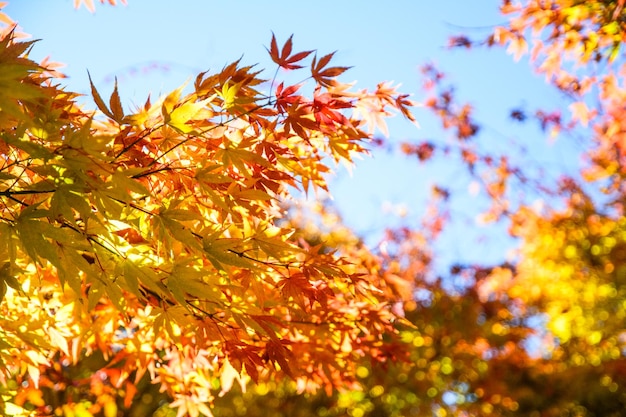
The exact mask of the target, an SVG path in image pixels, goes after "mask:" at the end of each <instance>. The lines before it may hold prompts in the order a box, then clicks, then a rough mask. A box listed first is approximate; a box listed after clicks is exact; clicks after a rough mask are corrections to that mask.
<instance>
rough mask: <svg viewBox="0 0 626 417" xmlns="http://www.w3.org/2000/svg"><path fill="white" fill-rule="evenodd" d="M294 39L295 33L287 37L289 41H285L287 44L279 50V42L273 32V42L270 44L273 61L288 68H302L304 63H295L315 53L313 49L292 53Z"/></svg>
mask: <svg viewBox="0 0 626 417" xmlns="http://www.w3.org/2000/svg"><path fill="white" fill-rule="evenodd" d="M292 39H293V35H291V36H290V37H289V39H287V42H285V44H284V45H283V47H282V49H281V50H280V52H279V51H278V44H277V43H276V36H274V34H273V33H272V42H271V44H270V49H269V51H268V52H269V53H270V57H271V58H272V61H274V62H275V63H277V64H278V66H279V67H281V68H284V69H287V70H294V69H299V68H302V65H297V64H295V63H296V62H300V61H302V60H303V59H304V58H306V57H307V56H309V55H310V54H311V53H313V51H304V52H298V53H296V54H294V55H291V52H292V49H293V41H292Z"/></svg>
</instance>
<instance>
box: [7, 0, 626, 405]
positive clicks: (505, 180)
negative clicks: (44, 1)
mask: <svg viewBox="0 0 626 417" xmlns="http://www.w3.org/2000/svg"><path fill="white" fill-rule="evenodd" d="M101 2H102V3H104V0H102V1H101ZM109 3H110V4H113V5H114V4H115V3H116V2H115V1H113V0H110V1H109ZM81 4H84V5H85V6H86V7H87V8H89V9H93V7H94V2H93V1H91V0H82V1H80V0H77V1H75V6H80V5H81ZM623 7H624V2H623V1H622V0H618V1H587V2H578V1H569V0H555V1H527V2H524V3H523V4H521V3H520V4H517V3H515V4H514V3H513V2H510V1H506V0H505V1H503V2H502V5H501V12H502V13H503V15H504V16H505V17H506V18H507V19H508V20H507V24H506V25H501V26H497V27H494V28H493V29H492V30H491V31H490V33H488V34H487V35H486V36H484V37H482V38H478V39H474V38H471V37H469V36H467V35H465V34H461V35H458V36H454V37H453V38H452V39H451V40H450V46H451V47H452V48H462V49H463V50H465V51H466V53H472V51H473V49H474V48H485V47H489V48H498V47H504V48H506V50H507V51H508V53H510V54H512V55H513V57H514V59H521V58H523V57H526V56H527V55H528V56H529V58H530V63H531V66H532V67H533V68H534V69H535V70H536V71H538V72H539V73H541V74H543V75H544V76H545V80H546V83H547V84H548V85H549V86H551V87H553V88H555V89H557V90H558V91H560V92H562V93H563V95H564V97H566V99H567V100H568V107H567V108H566V110H564V111H563V110H562V109H556V110H555V109H537V110H535V111H534V112H528V111H526V110H521V109H514V110H512V111H511V113H510V117H511V119H512V121H513V122H515V123H522V122H523V123H530V122H536V123H537V125H538V126H539V129H537V135H540V136H545V138H546V142H547V141H548V140H549V141H554V140H555V138H556V141H557V142H556V144H557V145H556V146H558V141H559V140H563V138H566V139H567V138H570V137H574V136H577V137H578V136H579V135H582V136H584V139H583V140H582V151H581V154H582V155H583V156H584V158H585V162H584V166H582V167H580V168H578V167H576V169H577V171H576V172H575V173H574V174H572V173H571V172H570V173H568V174H567V175H562V176H561V177H560V178H558V180H557V181H556V182H555V183H548V182H547V181H546V180H545V178H541V177H538V176H537V175H536V174H535V173H534V171H533V170H532V169H530V167H529V166H528V165H521V164H518V163H517V161H518V160H517V159H516V158H515V155H512V154H511V155H507V154H502V153H497V152H494V151H491V150H490V149H485V148H484V147H482V146H480V145H481V138H482V136H481V135H482V132H483V130H482V129H481V126H482V124H481V121H479V120H477V118H476V117H475V109H474V107H473V106H472V105H471V104H470V103H460V102H459V100H458V99H457V96H456V94H455V89H454V88H453V87H452V86H451V85H450V84H448V81H447V78H446V75H445V74H444V73H443V72H442V71H441V70H440V69H438V68H436V67H435V66H434V65H432V64H426V65H424V66H423V68H422V77H423V80H424V92H420V94H421V96H422V98H421V101H422V103H423V105H424V107H425V108H426V109H427V110H429V111H430V113H431V115H432V116H434V117H435V118H436V119H438V120H439V121H440V122H441V126H442V131H443V132H444V133H445V134H446V135H448V139H449V140H446V141H439V140H436V139H428V140H423V141H418V142H406V143H400V144H398V143H396V142H391V141H389V142H387V141H386V140H385V139H380V138H378V137H376V139H374V134H375V132H377V131H379V132H382V133H388V132H387V126H386V124H385V118H387V117H389V116H392V115H394V114H399V115H401V116H403V117H405V118H407V119H408V120H409V121H415V120H414V117H413V114H412V111H413V110H412V107H413V106H414V105H415V103H413V102H412V101H411V100H410V99H409V96H408V95H407V94H404V93H400V92H398V91H397V90H396V88H395V87H394V86H393V85H391V84H390V83H384V82H383V83H380V84H378V86H377V87H376V88H375V89H373V90H356V89H353V87H352V85H350V84H347V83H344V82H342V81H341V76H342V74H343V73H344V72H346V71H348V70H349V67H346V66H343V65H339V64H337V63H336V62H335V57H334V54H333V53H328V54H326V53H319V52H318V51H299V50H297V49H296V48H295V45H294V39H293V37H290V38H288V39H286V40H282V41H279V40H278V39H276V37H275V36H272V38H271V40H269V45H268V46H267V51H268V54H269V59H270V60H271V62H272V63H273V64H272V65H273V68H271V69H270V71H268V73H269V75H268V74H267V73H265V72H263V71H261V70H260V69H258V68H257V67H255V66H249V65H247V64H245V63H243V62H240V61H237V62H233V63H231V64H228V65H226V66H225V67H224V68H223V69H222V70H221V71H219V72H216V73H210V72H204V73H200V74H198V75H197V76H196V77H195V80H193V82H192V83H190V85H185V86H181V87H180V88H178V89H176V90H174V91H172V92H171V93H169V94H166V95H164V96H163V97H160V98H158V99H156V100H154V101H153V100H151V99H149V98H148V99H147V100H146V102H145V104H144V105H142V106H140V107H139V108H136V109H132V110H131V109H128V108H127V106H125V105H124V103H122V100H121V98H120V94H119V91H118V88H117V85H115V86H114V87H113V91H112V92H106V93H105V92H103V91H99V90H98V89H97V88H96V87H95V86H94V84H93V83H91V86H90V87H91V96H92V99H93V103H94V104H95V108H93V109H88V108H84V107H82V106H80V105H79V104H78V103H77V94H75V93H72V92H69V91H67V90H66V89H65V88H64V87H62V86H61V84H62V80H60V77H61V74H59V73H57V72H56V71H55V65H54V64H51V63H49V62H43V63H36V62H33V61H32V60H31V59H30V58H29V57H28V54H29V51H30V50H31V49H32V48H36V47H37V44H36V43H35V42H32V41H28V40H24V39H22V36H21V34H20V33H18V31H17V30H16V28H15V26H14V25H13V22H12V21H11V20H10V18H9V17H8V16H5V15H3V14H0V20H1V21H2V22H4V26H3V33H4V35H3V37H2V40H1V41H0V85H1V87H2V88H0V156H1V157H2V158H1V159H0V183H1V185H0V298H1V304H0V333H1V335H2V337H1V338H0V385H1V388H0V410H2V411H3V415H41V416H48V415H56V416H104V417H114V416H151V415H152V416H179V417H180V416H185V415H190V416H193V417H195V416H199V415H206V416H211V415H216V416H237V415H247V416H255V415H258V416H266V415H276V416H283V415H284V416H320V417H328V416H344V415H350V416H355V417H362V416H432V415H436V416H439V417H444V416H448V415H456V416H482V415H497V416H517V415H524V416H525V415H527V416H533V417H535V416H561V415H576V416H620V415H624V411H623V410H624V409H626V397H625V395H624V392H625V389H624V387H625V386H626V360H625V359H624V353H625V352H626V350H625V349H626V333H625V331H624V319H625V318H626V302H625V301H624V300H626V221H625V220H624V204H625V201H626V197H625V191H626V188H625V187H624V176H626V168H624V166H625V165H626V163H625V162H624V158H626V156H625V155H624V148H625V145H624V144H625V143H626V142H625V141H624V130H625V129H624V127H623V124H624V120H626V114H624V109H625V108H626V107H625V105H624V101H625V100H626V95H625V94H624V86H623V81H622V78H623V74H624V73H626V66H625V65H626V62H625V61H624V58H623V50H622V44H623V42H624V30H625V28H626V23H625V22H626V17H625V16H626V11H623ZM287 71H289V72H291V71H294V72H296V73H299V74H300V75H301V76H300V78H301V79H303V80H304V81H303V82H302V83H300V84H292V83H290V82H288V81H287V80H286V78H285V79H281V76H283V75H284V74H285V73H286V72H287ZM369 144H373V145H384V146H388V147H393V146H398V147H399V149H400V151H402V152H403V153H404V154H406V155H407V156H409V157H411V158H415V159H416V163H420V164H425V165H427V164H429V163H431V162H433V161H436V160H437V158H446V160H447V161H457V162H458V165H459V166H461V167H463V169H464V170H465V172H466V173H467V176H468V178H471V179H472V180H473V181H475V182H476V183H477V184H479V189H480V190H481V191H482V198H483V199H484V201H486V202H487V204H486V207H487V208H486V210H485V212H483V213H481V220H482V221H483V222H495V223H497V224H499V225H502V226H504V227H505V228H506V230H507V231H508V234H509V235H510V236H512V237H513V238H515V239H517V242H518V243H517V248H516V251H515V256H514V257H513V258H512V259H510V260H508V261H503V262H499V263H496V264H469V265H468V264H463V263H452V264H450V265H448V268H447V270H446V271H445V272H441V271H440V270H438V271H436V270H435V267H434V260H435V259H436V257H437V256H438V253H437V252H436V251H435V250H434V249H433V244H432V243H433V242H434V241H436V239H437V238H438V237H439V235H440V234H441V233H442V231H444V230H445V228H446V225H447V223H448V222H449V221H450V220H451V219H450V213H451V211H450V210H449V209H450V207H451V205H452V204H454V198H455V196H454V195H453V194H452V193H451V192H450V191H449V189H448V187H447V184H445V183H438V184H436V185H434V186H433V193H432V198H431V201H430V202H429V203H428V207H427V210H426V216H425V217H424V219H423V221H422V222H421V223H420V224H419V225H418V226H415V225H411V226H409V225H407V226H406V227H398V228H394V229H390V230H387V231H386V232H385V234H384V236H383V237H382V239H381V242H380V244H379V245H378V246H376V247H368V246H366V245H365V244H364V242H363V241H362V240H361V239H360V238H359V237H358V236H356V235H355V233H353V232H352V231H350V230H349V229H348V228H346V227H345V226H343V225H342V222H341V218H340V216H339V215H338V214H337V213H336V212H335V211H334V209H333V208H332V207H331V206H330V205H328V204H327V203H324V202H317V203H315V204H314V205H313V206H311V207H308V208H305V209H303V208H301V206H299V205H298V204H296V198H297V195H298V194H299V193H300V192H304V193H308V194H315V193H316V192H317V191H325V190H327V182H326V181H327V177H328V175H330V174H331V173H332V164H333V163H337V162H346V163H351V162H352V160H353V158H354V156H355V155H357V154H363V153H366V152H367V149H368V145H369ZM529 188H530V189H532V193H529V196H528V197H526V196H524V195H523V193H518V192H516V191H517V190H525V189H529ZM520 194H522V195H521V196H520ZM537 196H540V197H541V199H542V200H543V201H544V205H543V206H542V207H541V208H538V207H537V206H536V205H533V204H532V199H535V198H536V197H537ZM311 218H316V219H317V220H318V221H317V222H313V221H311Z"/></svg>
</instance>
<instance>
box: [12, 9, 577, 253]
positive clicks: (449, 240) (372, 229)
mask: <svg viewBox="0 0 626 417" xmlns="http://www.w3.org/2000/svg"><path fill="white" fill-rule="evenodd" d="M128 3H129V4H128V5H127V6H118V7H110V6H108V5H98V6H97V11H96V13H95V14H90V13H89V12H88V11H87V10H86V9H85V8H84V7H83V8H81V9H79V10H74V9H73V8H72V1H70V0H9V5H8V7H7V8H6V9H5V12H6V13H7V14H8V15H9V16H11V17H12V18H13V19H14V20H16V21H18V22H19V23H20V25H21V26H22V28H23V30H24V31H25V32H27V33H30V34H32V35H33V37H34V38H37V39H42V40H41V42H39V43H38V44H37V45H36V47H35V49H34V52H33V55H32V56H33V57H34V58H35V59H40V58H43V57H45V56H47V55H50V56H51V58H52V60H54V61H58V62H62V63H64V64H66V65H67V66H66V67H65V68H64V69H63V71H64V72H65V73H66V74H67V75H69V78H68V79H67V80H65V84H66V85H67V86H68V88H69V89H70V90H72V91H76V92H80V93H84V94H86V95H88V92H89V82H88V79H87V70H89V72H90V73H91V76H92V78H93V80H94V83H95V84H96V86H97V88H98V89H99V91H100V92H101V94H103V95H105V96H106V95H108V94H109V93H110V91H111V90H112V88H113V78H114V77H115V76H117V78H118V80H119V88H120V92H121V95H122V99H123V102H124V104H125V105H126V107H129V106H130V105H132V103H135V104H141V103H143V102H144V101H145V99H146V97H147V94H148V93H149V92H151V93H152V96H153V97H154V96H156V95H159V94H162V93H167V92H169V91H170V90H172V89H174V88H176V87H178V86H179V85H181V84H182V83H183V82H185V81H186V80H187V79H189V78H190V77H193V76H194V75H195V74H196V73H198V72H200V71H205V70H207V69H212V70H219V69H221V68H222V67H223V66H224V65H225V64H227V63H229V62H232V61H233V60H236V59H238V58H240V57H242V56H243V62H244V63H246V64H255V63H258V64H259V67H260V68H268V69H269V71H268V73H267V74H268V77H269V76H271V74H272V73H273V70H274V68H275V66H274V65H273V64H272V62H271V61H270V59H269V56H268V55H267V52H266V50H265V46H268V45H269V42H270V39H271V34H272V31H273V32H274V33H275V34H276V36H277V38H278V41H279V43H282V42H284V41H285V40H286V39H287V37H288V36H289V35H291V34H294V48H295V49H296V50H309V49H317V50H318V51H320V53H322V54H325V53H328V52H332V51H338V52H337V54H336V58H335V59H336V61H335V62H336V64H338V65H345V66H353V68H352V69H351V70H350V71H349V72H347V73H346V74H344V76H343V77H342V79H343V80H345V81H353V80H354V81H357V86H358V87H362V88H374V87H375V86H376V84H377V83H378V82H381V81H387V80H393V81H395V82H398V83H402V85H403V88H402V91H403V92H407V93H412V94H413V95H414V97H413V98H414V99H415V100H417V101H420V100H421V99H422V98H423V97H424V93H423V91H422V89H421V83H422V78H421V75H420V72H419V68H420V66H421V65H423V64H425V63H428V62H434V63H436V64H437V66H438V67H439V68H440V69H441V70H443V71H444V72H446V73H448V74H449V76H450V81H451V82H453V83H454V84H456V85H457V86H458V89H457V93H458V94H457V95H458V97H459V99H460V100H469V101H470V102H471V103H472V104H473V105H475V106H476V108H477V113H476V116H477V117H478V118H479V120H480V121H481V122H484V123H485V125H484V126H483V133H482V134H481V137H480V140H481V141H483V142H484V143H483V145H482V146H483V149H489V150H496V151H502V152H506V151H509V152H510V151H511V150H513V149H515V148H514V147H513V145H512V144H513V143H520V142H521V143H523V144H524V145H529V146H530V145H532V144H533V143H535V144H537V143H538V144H539V145H540V146H541V147H542V149H543V150H542V151H541V153H534V154H531V155H530V158H531V160H532V161H533V162H534V163H536V164H537V165H540V166H542V167H543V168H545V169H546V170H548V171H549V172H559V171H562V170H563V169H567V167H568V166H571V164H572V163H573V164H576V163H577V161H576V160H575V158H576V157H574V161H572V155H574V153H575V151H576V149H575V146H573V147H570V148H569V149H568V147H567V146H565V148H562V147H559V148H558V149H556V148H553V147H550V146H548V147H547V148H546V147H545V139H544V138H543V137H540V135H538V134H537V133H538V131H537V129H533V128H530V127H527V128H526V127H521V128H519V127H518V128H516V130H515V133H511V130H510V129H511V123H510V121H509V120H508V114H509V111H510V110H511V109H512V108H513V107H516V106H524V107H526V108H527V109H534V108H536V107H544V108H553V107H556V106H563V103H562V100H561V98H560V97H559V96H558V95H557V94H556V93H554V92H550V90H547V89H546V86H545V83H544V81H543V80H542V79H541V78H539V77H537V76H535V75H533V72H532V70H531V69H530V68H529V65H528V62H526V61H524V60H522V61H520V62H519V63H516V62H514V60H513V58H512V57H511V56H508V55H507V54H506V53H505V52H504V51H503V50H501V49H497V50H472V51H470V52H466V51H461V50H454V51H451V50H449V49H447V48H446V44H447V38H448V36H449V35H452V34H458V33H459V32H462V31H465V32H466V33H469V34H470V35H476V36H477V37H480V35H481V34H486V33H488V31H489V28H491V27H493V26H495V25H498V24H501V23H503V22H504V18H503V17H502V16H500V15H499V13H498V4H499V1H497V0H484V1H465V0H463V1H462V0H455V1H452V0H449V1H415V0H398V1H386V2H381V1H365V0H360V1H356V0H345V1H344V0H342V1H336V0H335V1H326V0H322V1H315V2H303V1H293V0H292V1H284V0H280V1H252V0H248V1H225V0H219V1H218V0H177V1H173V0H169V1H164V0H128ZM87 98H88V97H87ZM92 106H93V105H92ZM416 116H417V118H418V120H419V122H420V125H421V128H420V129H417V128H416V127H415V126H413V125H412V124H410V123H408V122H404V121H402V120H401V118H400V117H397V118H396V119H394V120H393V121H391V123H390V125H389V127H390V133H391V140H392V141H403V140H408V141H413V142H418V141H420V140H425V139H428V140H431V141H433V142H434V143H444V142H445V141H447V140H449V133H444V132H442V131H441V129H440V128H439V121H438V120H436V119H434V118H433V117H432V116H431V115H430V114H429V113H428V112H427V111H426V110H420V109H418V110H417V111H416ZM564 149H565V150H564ZM514 152H516V151H514ZM434 182H442V183H444V184H447V185H448V186H449V187H450V188H451V189H452V191H453V192H454V193H455V194H454V195H455V196H456V197H454V198H455V199H454V200H453V206H452V215H453V216H454V217H455V218H456V219H457V220H456V221H455V222H454V223H453V224H452V227H451V228H450V230H449V231H448V232H447V233H446V234H445V235H444V237H443V239H442V241H441V242H440V243H439V246H440V248H439V250H440V252H441V253H442V256H443V258H442V259H448V260H449V259H452V258H454V259H458V260H459V261H477V260H483V261H490V260H498V259H502V258H503V256H504V252H505V251H504V250H503V247H505V246H506V245H510V242H508V241H507V240H506V238H504V233H502V234H496V233H493V231H489V230H486V229H485V230H484V229H480V228H477V227H476V222H475V215H476V214H477V213H478V211H479V210H478V209H477V208H476V207H477V206H480V200H479V199H476V198H474V197H472V195H471V193H470V192H469V191H468V186H469V179H468V178H467V175H466V174H465V173H464V171H463V169H461V168H460V167H458V166H456V167H455V166H454V164H451V163H449V161H446V160H445V159H439V160H437V161H434V162H433V163H432V164H428V165H420V164H419V163H417V162H416V161H415V160H410V159H407V158H404V157H402V156H400V155H399V154H397V153H393V154H389V153H385V152H383V151H375V152H374V153H373V156H372V157H371V158H365V159H363V160H361V161H358V162H357V165H356V169H354V170H353V173H352V175H351V176H350V175H349V174H348V173H347V172H346V171H345V170H343V169H338V170H337V173H336V175H335V178H334V180H333V181H332V187H331V193H332V195H333V196H334V199H335V202H336V204H337V206H338V207H339V209H340V212H341V213H342V215H343V217H344V219H345V221H346V223H347V224H348V225H349V226H352V227H353V228H355V229H356V230H357V231H358V232H360V233H362V234H364V235H367V236H369V237H370V241H373V240H375V239H376V237H377V236H378V235H379V233H380V231H381V230H382V229H383V228H384V227H385V226H388V225H393V224H398V223H399V222H401V221H405V222H406V221H408V222H413V221H416V220H417V219H418V218H419V217H420V216H421V215H422V214H423V209H424V199H425V197H426V196H427V195H428V193H429V189H430V186H431V185H432V184H433V183H434ZM402 205H405V206H406V207H407V208H408V215H407V217H406V218H404V219H399V218H397V217H396V216H395V215H394V211H393V210H391V211H390V210H389V207H400V206H402ZM482 235H485V236H489V239H490V243H484V242H483V241H482V240H481V239H482V238H481V236H482Z"/></svg>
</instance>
